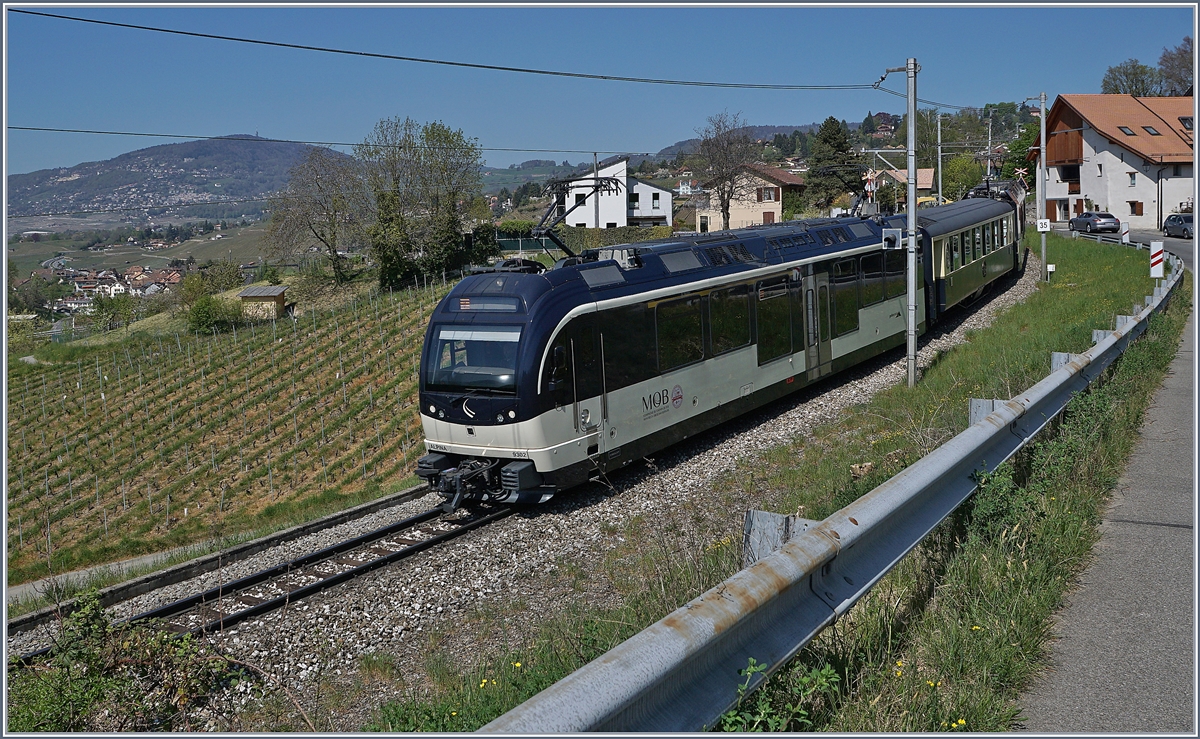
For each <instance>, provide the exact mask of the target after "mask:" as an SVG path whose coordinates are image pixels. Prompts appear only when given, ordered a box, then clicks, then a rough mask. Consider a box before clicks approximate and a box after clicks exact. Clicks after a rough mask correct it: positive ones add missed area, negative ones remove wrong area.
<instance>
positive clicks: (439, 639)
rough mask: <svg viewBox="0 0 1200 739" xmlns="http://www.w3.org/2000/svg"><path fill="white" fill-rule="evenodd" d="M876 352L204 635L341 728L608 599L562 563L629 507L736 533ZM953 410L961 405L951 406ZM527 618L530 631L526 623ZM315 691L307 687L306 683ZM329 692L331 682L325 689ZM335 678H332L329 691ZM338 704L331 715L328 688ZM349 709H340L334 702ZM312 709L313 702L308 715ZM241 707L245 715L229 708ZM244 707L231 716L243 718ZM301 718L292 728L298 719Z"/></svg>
mask: <svg viewBox="0 0 1200 739" xmlns="http://www.w3.org/2000/svg"><path fill="white" fill-rule="evenodd" d="M1039 273H1040V262H1038V260H1037V259H1036V257H1035V256H1033V255H1032V254H1030V257H1029V263H1028V266H1027V268H1026V270H1025V272H1024V274H1023V275H1022V276H1021V277H1020V279H1018V280H1016V281H1015V282H1011V281H1010V282H1009V283H1008V284H1009V286H1008V288H1007V289H1006V290H1004V291H1003V292H994V293H992V294H991V296H990V299H989V298H986V297H985V299H983V300H982V301H981V302H980V303H979V305H977V306H976V307H975V308H974V309H973V310H972V311H971V312H970V313H969V314H968V315H966V316H964V317H962V318H960V319H958V320H956V321H954V322H952V323H950V324H944V325H941V326H939V327H937V329H936V330H935V331H933V332H930V333H929V334H927V335H926V336H925V337H923V340H922V343H921V349H920V354H919V357H920V366H922V367H927V366H929V364H930V363H931V362H932V360H933V358H934V356H935V355H936V354H937V353H938V352H942V351H946V350H948V349H950V348H951V347H953V346H955V345H958V344H961V343H963V342H965V341H966V334H967V333H968V332H969V331H972V330H977V329H980V328H984V327H986V326H988V325H989V324H990V323H991V322H992V320H993V318H994V317H995V316H996V314H997V313H999V312H1000V311H1002V310H1004V309H1005V308H1007V307H1009V306H1011V305H1013V304H1015V303H1018V302H1021V301H1024V300H1025V298H1026V297H1028V296H1029V295H1030V294H1031V293H1033V292H1035V291H1036V290H1037V278H1038V275H1039ZM895 357H896V354H895V353H893V354H889V355H887V358H886V359H887V361H885V360H883V359H877V360H874V361H872V362H869V363H867V364H866V365H864V366H860V367H858V368H855V369H854V370H851V371H848V372H845V373H842V374H840V375H838V376H835V377H834V378H833V379H832V381H829V382H824V383H821V384H820V385H818V386H817V387H816V388H810V389H805V390H802V391H801V392H799V393H797V394H796V395H795V396H792V397H789V398H787V399H784V400H782V401H780V402H778V403H776V404H774V406H773V407H772V408H771V409H769V410H767V411H760V412H756V413H754V414H751V415H749V416H747V417H745V418H742V419H738V420H736V421H733V422H730V423H728V424H725V425H724V426H722V427H720V428H718V429H714V430H713V431H710V432H707V433H704V434H700V435H699V436H697V437H696V438H694V439H690V440H688V441H686V442H683V443H681V444H678V445H676V446H675V447H672V448H671V449H668V450H665V451H664V452H661V453H660V454H659V455H657V456H656V457H655V458H654V459H653V460H647V461H646V463H644V464H633V465H630V468H627V469H626V470H623V471H622V472H620V473H618V474H615V475H613V476H612V479H611V480H610V481H609V482H610V484H609V485H607V486H606V485H602V484H600V483H591V484H588V485H585V486H584V487H582V488H580V489H577V490H575V491H572V492H571V493H570V494H567V495H561V496H559V497H558V498H555V499H554V500H552V501H550V502H549V503H547V504H545V505H543V506H540V507H538V508H536V509H534V510H530V511H526V512H522V513H519V514H516V515H513V516H510V517H508V518H505V519H503V520H501V521H499V522H497V523H494V524H492V525H489V526H487V527H485V528H483V529H480V530H477V531H475V532H472V533H470V534H467V535H466V536H464V537H462V538H459V539H455V540H453V541H450V542H448V543H447V544H445V545H442V546H440V547H437V548H436V549H434V550H431V551H428V552H424V553H421V554H419V555H416V556H414V557H412V558H410V559H408V560H405V561H402V562H400V563H398V564H396V565H394V566H391V567H387V568H383V569H381V570H378V571H376V572H374V573H371V574H369V575H367V576H364V577H362V578H359V579H357V580H354V581H352V582H350V583H347V584H345V585H343V586H340V587H337V588H333V589H331V590H329V591H325V592H324V593H321V594H318V595H316V596H313V597H311V598H308V599H306V600H305V601H302V602H298V603H296V604H293V605H292V606H290V607H289V608H288V609H287V610H286V611H280V612H275V613H272V614H268V615H266V616H264V617H262V618H259V619H255V620H251V621H247V622H243V623H241V624H239V625H238V626H237V627H236V628H234V629H231V630H229V631H228V632H225V633H223V634H221V635H219V636H217V637H215V639H214V641H215V642H216V646H217V647H218V648H219V649H221V650H222V651H224V652H225V653H227V654H229V655H230V656H232V657H234V658H236V659H238V660H242V661H245V662H248V663H251V664H254V665H257V666H259V667H261V668H262V669H263V670H264V671H266V672H268V673H271V674H272V675H273V676H274V679H275V680H276V681H277V684H279V685H284V686H286V687H287V688H288V690H289V691H291V693H292V694H293V695H294V696H295V698H296V700H298V701H299V702H300V704H301V705H304V706H305V707H306V710H307V711H309V712H310V713H313V715H314V716H318V717H319V718H318V722H319V723H318V725H317V729H318V730H338V731H354V730H358V729H360V728H361V727H362V726H363V725H364V723H366V722H367V721H369V720H370V718H371V716H372V714H373V711H374V710H375V709H376V708H377V707H378V706H379V705H380V704H381V703H383V702H385V701H386V700H388V699H389V698H392V697H395V696H397V695H399V694H400V691H401V688H400V687H399V686H400V685H401V684H403V685H407V686H409V687H410V688H420V687H422V686H426V685H428V677H427V675H426V673H425V665H426V662H425V660H426V655H427V653H428V652H429V650H430V646H431V644H435V643H436V644H437V645H438V649H439V650H448V651H449V652H450V653H452V654H455V655H459V656H461V657H462V659H463V660H464V663H467V662H469V661H470V660H471V659H472V658H478V657H480V656H482V655H486V654H495V653H497V652H498V651H499V650H503V649H505V648H516V647H519V646H520V644H521V641H522V638H523V637H524V636H525V629H523V628H522V625H523V624H534V623H536V621H537V620H538V619H540V618H544V617H545V615H546V614H547V613H550V612H552V611H554V610H556V609H558V608H562V607H563V606H564V605H565V604H566V603H568V602H570V601H571V600H572V599H583V600H585V601H586V602H587V603H588V604H589V605H592V606H601V607H603V606H607V605H613V604H615V603H616V602H618V596H617V594H616V593H615V592H614V591H613V589H612V588H611V587H609V586H608V585H607V583H605V582H602V581H601V580H602V578H588V579H587V581H586V583H585V589H584V591H583V592H574V591H573V590H572V589H571V588H570V587H567V586H565V585H564V577H563V573H562V572H561V570H562V565H563V564H564V563H570V565H571V566H572V567H575V568H578V569H579V570H581V571H583V572H597V571H599V567H598V563H599V562H601V561H602V560H603V558H604V557H605V555H606V553H607V552H609V551H611V550H612V549H613V548H614V547H617V546H619V545H620V544H621V543H622V540H621V538H620V536H619V535H617V534H606V533H604V532H618V531H621V530H622V528H623V527H624V525H625V523H626V522H627V521H628V520H629V519H630V517H631V516H634V515H641V516H643V517H644V518H646V519H648V520H653V521H654V522H656V525H657V526H658V527H659V528H660V529H662V530H664V531H668V532H670V536H671V537H672V538H673V540H674V541H675V542H678V543H680V544H681V545H683V546H689V547H693V548H695V547H698V546H703V545H704V544H706V543H709V542H711V541H712V538H711V537H712V536H713V535H714V532H717V531H723V532H725V533H728V532H730V531H735V530H740V527H741V517H742V515H743V511H744V508H745V507H753V505H754V504H755V503H756V502H758V501H753V500H747V501H745V503H746V504H747V505H743V506H742V507H741V508H739V509H738V510H727V509H722V510H714V509H720V508H721V506H719V505H713V501H714V497H713V495H712V493H711V487H712V483H713V482H715V481H716V480H717V478H719V477H720V476H722V475H724V474H726V473H728V472H730V471H731V470H734V469H735V468H736V466H737V465H738V463H739V461H745V460H747V459H750V458H753V457H754V456H755V455H758V454H761V453H762V452H763V451H765V450H767V449H769V448H771V447H774V446H777V445H780V444H783V443H786V442H788V441H791V440H792V439H794V438H796V437H797V436H801V435H804V434H806V433H807V430H808V429H810V428H812V427H813V426H815V425H817V424H820V423H823V422H826V421H829V420H833V419H835V418H837V417H838V416H839V415H840V414H842V413H843V412H844V411H845V410H846V409H848V408H849V407H851V406H853V405H856V404H859V403H862V402H864V401H866V400H868V399H869V398H870V397H871V396H873V395H874V394H875V393H877V392H878V391H880V390H882V389H884V388H887V387H890V386H892V385H895V384H897V383H899V382H904V381H905V377H906V362H905V359H904V357H903V356H900V357H899V359H896V358H895ZM964 412H965V410H964ZM436 502H438V501H437V500H435V496H432V495H431V496H425V497H424V498H420V499H417V500H413V501H409V502H407V503H404V504H402V505H400V506H397V507H395V508H392V509H388V510H385V511H381V512H378V513H376V514H373V515H371V516H367V517H364V518H363V519H359V520H357V521H352V522H348V523H345V524H342V525H340V526H337V527H335V528H333V529H329V530H327V531H323V532H321V533H319V534H313V535H311V536H308V537H304V538H302V539H298V540H295V541H292V542H287V543H286V544H284V545H281V546H280V547H278V548H276V549H273V550H271V551H269V552H263V553H261V554H259V555H257V556H255V557H252V558H250V559H247V560H243V561H242V562H238V563H235V564H231V565H230V566H228V567H226V568H223V569H222V570H221V571H220V572H213V573H209V574H207V575H205V576H203V577H199V578H196V579H194V580H192V581H189V582H185V583H179V584H177V585H173V586H171V587H169V588H164V589H163V590H160V591H156V592H154V593H149V594H146V595H144V596H141V597H139V598H136V599H134V600H133V601H129V602H127V603H124V604H120V605H118V606H115V607H114V612H115V613H117V614H118V615H120V616H128V615H130V614H132V613H140V612H142V611H145V610H149V609H150V608H153V607H156V606H158V605H162V604H165V603H169V602H171V601H173V600H177V599H179V598H181V597H184V596H186V595H190V594H192V593H195V592H198V591H200V590H203V589H207V588H210V587H213V586H214V585H217V584H219V583H220V582H224V581H229V580H232V579H235V578H237V577H242V576H244V575H248V574H250V573H252V572H255V571H258V570H261V569H264V568H266V567H269V566H272V565H275V564H279V563H281V562H285V561H288V560H290V559H294V558H295V557H298V556H300V555H302V554H305V553H308V552H312V551H316V550H318V549H321V548H323V547H326V546H329V545H330V544H333V543H335V542H336V541H340V540H343V539H345V538H348V537H351V536H355V535H357V534H361V533H365V532H367V531H370V530H372V529H375V528H379V527H381V526H384V525H386V524H388V523H391V522H394V521H398V520H400V519H402V518H405V517H407V516H410V515H413V514H415V513H417V512H419V511H422V510H426V509H428V508H430V507H432V506H433V505H434V504H436ZM481 612H487V613H490V614H493V615H499V617H500V618H501V619H502V620H503V621H504V622H505V623H506V624H509V628H508V629H499V633H496V631H495V630H494V631H493V632H491V633H478V630H476V629H474V628H473V626H472V623H473V622H474V621H476V619H477V618H478V615H479V614H480V613H481ZM533 628H534V627H533V626H529V627H527V630H528V632H530V633H531V632H532V631H533ZM49 629H50V627H47V628H45V629H38V630H35V631H31V632H28V633H25V634H18V635H16V636H14V637H12V638H10V639H9V641H8V648H9V653H10V654H12V653H21V652H25V651H29V650H31V649H33V648H37V646H38V645H42V644H45V643H47V640H48V639H49V638H51V632H50V630H49ZM372 653H378V654H381V655H391V656H392V657H393V658H394V663H395V665H396V666H397V668H398V670H399V675H400V677H401V678H402V681H383V682H379V681H376V682H373V683H372V684H371V688H370V689H369V690H359V691H357V692H355V691H352V690H350V689H349V686H351V685H352V684H353V677H354V675H355V673H356V672H357V670H358V665H359V661H360V659H361V657H362V656H363V655H367V654H372ZM247 685H248V683H242V684H241V685H240V686H239V687H238V688H236V689H230V690H228V691H226V692H225V693H224V694H223V695H221V696H219V697H218V699H217V700H216V701H215V702H214V704H213V705H212V706H211V707H210V708H209V709H204V710H203V711H200V712H199V713H198V715H197V719H198V720H199V722H200V724H201V725H202V726H206V728H208V729H210V730H230V729H252V730H263V729H265V728H271V727H270V726H263V725H255V723H254V722H255V721H261V720H262V718H261V716H262V715H263V714H262V710H264V709H262V707H261V705H260V698H259V697H258V696H257V694H256V693H255V692H254V691H251V690H249V689H248V688H247ZM318 685H319V686H321V689H320V690H317V686H318ZM331 686H334V687H331ZM338 686H340V687H338ZM335 695H336V696H338V697H339V698H341V699H342V702H341V703H339V707H338V709H337V710H329V709H328V706H329V705H330V701H331V700H333V698H332V697H331V696H335ZM347 703H348V704H347ZM321 706H325V707H326V709H325V710H319V709H320V707H321ZM243 711H248V713H245V714H244V715H243V714H242V712H243ZM240 716H241V717H240ZM298 725H302V723H298Z"/></svg>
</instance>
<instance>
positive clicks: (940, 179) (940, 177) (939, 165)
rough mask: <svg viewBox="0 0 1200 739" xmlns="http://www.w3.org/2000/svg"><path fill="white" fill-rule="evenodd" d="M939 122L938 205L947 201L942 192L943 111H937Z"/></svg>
mask: <svg viewBox="0 0 1200 739" xmlns="http://www.w3.org/2000/svg"><path fill="white" fill-rule="evenodd" d="M937 122H938V203H937V204H938V205H941V204H943V203H945V202H946V197H945V195H943V194H942V112H941V111H940V110H939V111H937Z"/></svg>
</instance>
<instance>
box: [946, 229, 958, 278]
mask: <svg viewBox="0 0 1200 739" xmlns="http://www.w3.org/2000/svg"><path fill="white" fill-rule="evenodd" d="M946 260H947V261H948V262H949V264H948V265H947V266H948V270H947V271H949V272H953V271H954V270H956V269H958V268H959V267H961V266H962V239H960V238H959V236H958V234H954V235H953V236H951V237H950V253H949V254H947V255H946Z"/></svg>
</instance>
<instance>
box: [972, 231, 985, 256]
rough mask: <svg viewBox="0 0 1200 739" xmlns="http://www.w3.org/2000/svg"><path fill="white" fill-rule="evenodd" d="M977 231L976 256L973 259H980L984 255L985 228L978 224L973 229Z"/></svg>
mask: <svg viewBox="0 0 1200 739" xmlns="http://www.w3.org/2000/svg"><path fill="white" fill-rule="evenodd" d="M972 230H973V231H974V232H975V256H974V257H972V259H973V260H974V259H979V258H980V257H982V256H983V229H981V228H980V227H979V226H976V227H975V228H974V229H972Z"/></svg>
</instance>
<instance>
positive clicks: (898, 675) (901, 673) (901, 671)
mask: <svg viewBox="0 0 1200 739" xmlns="http://www.w3.org/2000/svg"><path fill="white" fill-rule="evenodd" d="M903 674H904V670H896V677H900V676H901V675H903Z"/></svg>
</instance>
